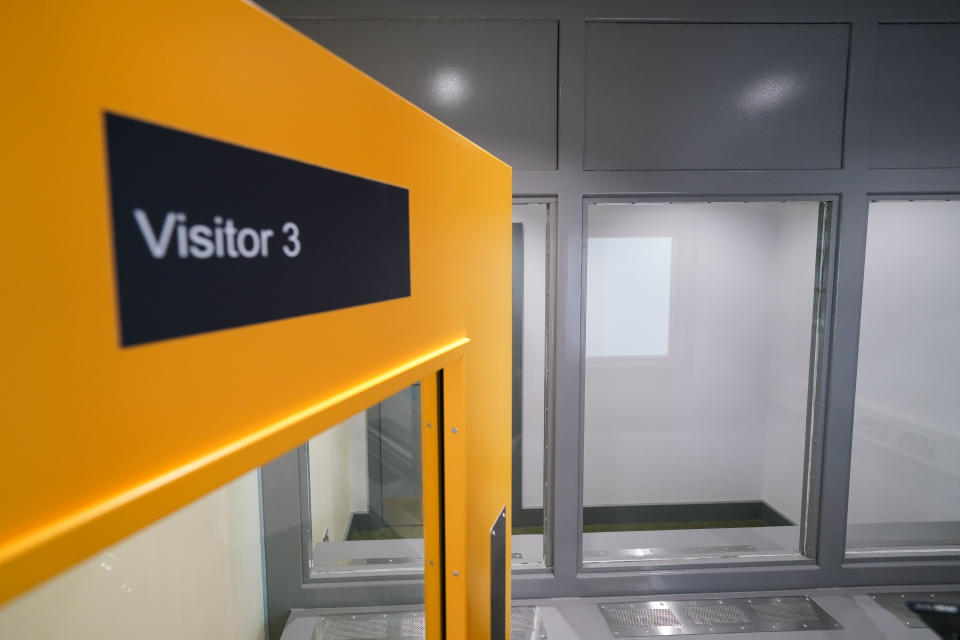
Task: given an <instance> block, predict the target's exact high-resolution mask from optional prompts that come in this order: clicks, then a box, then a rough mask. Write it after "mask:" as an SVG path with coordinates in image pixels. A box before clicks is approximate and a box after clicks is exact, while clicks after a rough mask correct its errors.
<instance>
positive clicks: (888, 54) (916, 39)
mask: <svg viewBox="0 0 960 640" xmlns="http://www.w3.org/2000/svg"><path fill="white" fill-rule="evenodd" d="M958 78H960V24H882V25H880V26H879V27H878V28H877V72H876V79H875V83H876V90H875V92H874V107H873V123H872V126H871V129H870V132H871V137H870V166H871V167H889V168H893V169H901V168H916V169H923V168H925V167H960V113H958V110H957V105H958V104H960V80H958Z"/></svg>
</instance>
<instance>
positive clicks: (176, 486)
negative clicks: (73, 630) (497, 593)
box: [0, 0, 510, 638]
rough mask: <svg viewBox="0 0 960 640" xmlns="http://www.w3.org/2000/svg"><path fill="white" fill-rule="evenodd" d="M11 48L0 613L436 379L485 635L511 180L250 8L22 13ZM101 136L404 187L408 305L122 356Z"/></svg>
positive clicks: (0, 325)
mask: <svg viewBox="0 0 960 640" xmlns="http://www.w3.org/2000/svg"><path fill="white" fill-rule="evenodd" d="M0 35H2V37H0V52H2V55H0V72H2V77H3V79H4V100H3V102H2V104H0V112H2V119H0V128H2V132H3V133H2V140H3V146H2V147H0V163H2V165H0V169H2V172H0V175H2V183H3V230H4V231H3V238H4V242H3V250H2V251H0V300H2V301H3V302H2V304H3V312H2V313H0V330H2V337H0V363H2V366H0V430H2V447H0V505H2V508H0V602H2V601H5V600H8V599H10V598H11V597H13V596H14V595H16V594H18V593H21V592H23V591H24V590H26V589H28V588H29V587H31V586H32V585H35V584H37V583H39V582H41V581H42V580H44V579H45V578H47V577H50V576H52V575H54V574H56V573H57V572H59V571H61V570H63V569H65V568H66V567H68V566H70V565H72V564H73V563H75V562H77V561H79V560H80V559H82V558H84V557H87V556H89V555H90V554H92V553H94V552H95V551H97V550H98V549H101V548H103V547H105V546H107V545H109V544H110V543H112V542H115V541H117V540H119V539H121V538H123V537H125V536H127V535H128V534H130V533H132V532H133V531H135V530H137V529H139V528H141V527H143V526H144V525H146V524H148V523H150V522H153V521H155V520H157V519H158V518H160V517H161V516H163V515H165V514H168V513H170V512H171V511H173V510H174V509H176V508H178V507H180V506H182V505H185V504H187V503H189V502H191V501H192V500H194V499H196V498H198V497H199V496H201V495H203V494H205V493H207V492H209V491H211V490H212V489H214V488H215V487H218V486H220V485H222V484H224V483H226V482H227V481H229V480H231V479H232V478H235V477H237V476H239V475H240V474H242V473H244V472H246V471H248V470H250V469H252V468H255V467H256V466H258V465H261V464H263V463H266V462H267V461H269V460H271V459H272V458H274V457H276V456H277V455H279V454H281V453H283V452H285V451H287V450H289V449H290V448H292V447H294V446H296V445H298V444H300V443H302V442H304V441H305V440H306V439H308V438H309V437H311V436H313V435H314V434H316V433H318V432H320V431H322V430H323V429H324V428H326V427H328V426H330V425H332V424H334V423H336V422H337V421H339V420H341V419H343V418H345V417H346V416H348V415H351V414H353V413H356V412H358V411H360V410H362V409H364V408H365V407H366V406H367V405H368V404H371V403H372V402H374V401H376V400H378V399H379V398H381V397H383V396H384V395H386V394H387V393H388V392H389V391H390V390H392V389H393V388H394V387H396V388H399V386H402V385H401V383H403V384H406V382H405V381H406V380H413V379H418V378H420V377H423V376H425V375H428V374H429V373H431V372H432V371H436V370H437V369H439V368H441V367H442V368H444V369H445V375H447V376H450V379H451V380H456V381H458V384H462V387H461V389H462V391H461V394H460V396H459V397H456V398H454V399H453V400H452V401H447V400H445V406H444V412H445V414H446V421H447V427H448V428H449V427H452V426H458V434H457V438H456V439H453V440H448V444H447V446H448V451H447V455H448V461H447V463H446V469H447V470H448V476H447V478H446V482H447V499H448V505H451V506H454V507H455V508H448V511H447V517H448V522H447V526H448V534H447V537H446V540H447V558H448V569H452V568H453V566H452V565H453V564H456V565H457V568H458V570H459V576H458V577H457V578H455V579H451V577H450V576H449V575H448V576H447V593H448V607H447V622H448V625H449V626H448V630H449V631H450V632H451V633H450V637H452V638H460V637H471V638H482V637H486V636H487V635H488V634H489V629H488V627H489V619H490V612H489V604H488V603H489V593H490V590H489V588H490V584H489V551H488V549H489V528H490V526H491V525H492V523H493V522H494V520H495V519H496V517H497V515H498V513H499V512H500V510H501V508H502V507H503V506H504V505H508V502H509V494H510V490H509V482H510V468H509V465H510V457H509V452H510V433H509V432H510V429H509V402H510V349H509V340H510V313H509V305H510V274H509V270H510V169H509V167H507V166H506V165H504V164H503V163H502V162H500V161H498V160H496V159H495V158H493V157H492V156H490V155H489V154H487V153H486V152H484V151H483V150H481V149H479V148H478V147H476V146H475V145H473V144H472V143H471V142H469V141H468V140H466V139H464V138H463V137H461V136H459V135H458V134H456V133H455V132H453V131H451V130H450V129H449V128H447V127H446V126H444V125H442V124H441V123H439V122H438V121H436V120H435V119H433V118H431V117H430V116H428V115H426V114H425V113H423V112H422V111H420V110H419V109H417V108H416V107H414V106H412V105H411V104H410V103H408V102H406V101H405V100H403V99H401V98H399V97H398V96H396V95H395V94H393V93H391V92H390V91H389V90H387V89H385V88H384V87H383V86H381V85H379V84H378V83H376V82H375V81H373V80H371V79H370V78H368V77H367V76H365V75H364V74H362V73H360V72H358V71H357V70H355V69H353V68H352V67H350V66H349V65H348V64H346V63H345V62H343V61H341V60H340V59H338V58H337V57H335V56H334V55H332V54H331V53H329V52H327V51H326V50H324V49H323V48H321V47H319V46H317V45H316V44H315V43H313V42H311V41H309V40H308V39H307V38H305V37H303V36H302V35H300V34H298V33H297V32H295V31H293V30H292V29H290V28H289V27H287V26H286V25H284V24H282V23H280V22H279V21H277V20H276V19H274V18H273V17H271V16H269V15H268V14H266V13H265V12H264V11H262V10H261V9H259V8H258V7H256V6H255V5H253V4H249V3H246V2H243V1H241V0H204V1H203V2H187V1H185V0H169V1H167V2H151V3H141V2H134V3H130V2H119V1H111V0H90V1H79V2H72V3H59V4H58V5H57V6H56V7H51V6H50V5H48V4H45V3H18V4H15V5H13V6H11V7H7V9H6V11H5V12H4V19H3V21H2V22H0ZM108 112H109V113H115V114H121V115H124V116H127V117H130V118H135V119H138V120H142V121H145V122H149V123H154V124H157V125H161V126H163V127H168V128H170V129H175V130H179V131H185V132H189V133H192V134H195V135H199V136H204V137H207V138H212V139H215V140H218V141H223V142H227V143H231V144H234V145H238V146H241V147H246V148H250V149H255V150H260V151H264V152H267V153H270V154H274V155H276V156H281V157H286V158H291V159H295V160H298V161H300V162H303V163H309V164H312V165H317V166H321V167H326V168H329V169H334V170H336V171H339V172H344V173H348V174H352V175H355V176H361V177H364V178H369V179H371V180H376V181H379V182H384V183H388V184H391V185H397V186H400V187H403V188H405V189H407V190H408V191H409V215H410V218H409V231H410V240H409V242H410V277H411V280H410V282H411V289H410V290H411V294H410V295H409V296H408V297H402V298H398V299H394V300H389V301H385V302H377V303H373V304H367V305H363V306H356V307H351V308H347V309H340V310H336V311H328V312H324V313H314V314H311V315H303V316H299V317H292V318H288V319H283V320H277V321H272V322H263V323H259V324H251V325H247V326H242V327H238V328H232V329H226V330H220V331H214V332H208V333H200V334H197V335H192V336H188V337H179V338H173V339H168V340H162V341H157V342H149V343H146V344H140V345H137V346H130V347H123V346H121V336H120V329H119V324H118V314H119V309H118V298H117V285H116V274H115V264H114V254H113V248H112V236H111V218H110V187H109V174H108V170H107V154H106V148H105V145H106V142H105V130H104V116H105V113H108ZM276 215H277V216H278V217H279V216H282V215H283V212H282V210H278V211H277V212H276ZM345 215H346V214H345ZM278 220H279V218H278ZM316 277H317V278H340V279H344V280H345V281H348V282H349V279H350V277H351V267H350V265H344V268H343V269H342V270H339V271H338V272H334V273H317V274H316ZM507 513H510V509H509V506H508V508H507ZM508 526H509V525H508ZM508 530H509V529H508ZM509 555H510V554H509V549H508V553H507V558H509ZM508 562H509V561H508ZM507 575H508V576H509V566H508V574H507ZM507 589H508V592H507V594H508V595H507V602H508V603H509V580H508V584H507Z"/></svg>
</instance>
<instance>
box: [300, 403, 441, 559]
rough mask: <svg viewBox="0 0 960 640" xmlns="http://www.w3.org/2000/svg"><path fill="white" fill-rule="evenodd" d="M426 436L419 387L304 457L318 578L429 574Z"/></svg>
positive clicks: (335, 432)
mask: <svg viewBox="0 0 960 640" xmlns="http://www.w3.org/2000/svg"><path fill="white" fill-rule="evenodd" d="M420 428H421V425H420V385H419V384H414V385H412V386H410V387H407V388H406V389H404V390H402V391H400V392H399V393H397V394H395V395H393V396H390V397H389V398H387V399H385V400H383V401H382V402H378V403H377V404H375V405H373V406H372V407H370V408H369V409H367V410H366V411H363V412H361V413H358V414H356V415H354V416H352V417H350V418H348V419H347V420H345V421H344V422H342V423H340V424H338V425H336V426H334V427H332V428H330V429H328V430H326V431H324V432H323V433H321V434H320V435H318V436H316V437H314V438H313V439H311V440H310V441H309V442H308V443H307V445H306V446H305V448H303V449H302V450H301V456H302V458H301V466H302V467H303V468H302V470H301V484H302V485H305V486H302V487H301V490H303V489H304V488H305V489H306V491H304V492H303V493H304V496H303V498H302V499H304V502H306V504H307V505H308V506H309V509H308V513H307V514H305V515H307V517H306V518H304V526H305V528H306V529H307V531H308V532H309V539H310V540H311V547H310V549H311V554H310V573H311V575H312V576H313V577H320V576H323V575H326V574H331V573H344V572H357V571H391V572H393V573H421V572H422V571H423V481H422V464H421V442H420ZM304 463H305V464H304Z"/></svg>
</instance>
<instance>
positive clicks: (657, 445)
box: [583, 202, 829, 566]
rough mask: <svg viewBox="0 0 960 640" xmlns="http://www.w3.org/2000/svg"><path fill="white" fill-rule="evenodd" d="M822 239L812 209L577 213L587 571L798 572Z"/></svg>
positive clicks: (784, 205)
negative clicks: (751, 568)
mask: <svg viewBox="0 0 960 640" xmlns="http://www.w3.org/2000/svg"><path fill="white" fill-rule="evenodd" d="M828 221H829V205H828V204H823V205H821V203H819V202H751V203H733V202H725V203H649V204H648V203H642V204H641V203H602V204H592V205H590V206H588V208H587V239H586V251H587V257H586V282H585V285H586V290H585V296H586V306H585V314H586V318H585V335H586V344H585V372H584V378H585V381H584V384H585V391H584V393H585V397H584V486H583V498H584V509H583V562H584V565H585V566H591V565H595V566H609V565H615V564H619V563H626V564H628V565H630V566H634V565H635V564H636V563H648V564H673V563H685V562H697V563H711V562H726V561H731V560H733V561H738V560H740V561H742V560H764V561H766V560H790V561H795V560H798V559H801V560H802V559H803V556H802V554H801V552H800V525H801V521H802V518H803V511H804V509H803V489H804V483H805V478H806V473H805V466H806V463H807V455H806V454H807V451H806V450H807V441H808V440H807V438H808V435H807V434H808V430H809V429H810V428H812V427H811V426H809V425H808V413H810V412H809V411H808V405H809V402H810V396H809V393H810V392H809V389H810V377H811V374H812V370H813V369H815V367H811V361H812V353H813V351H812V349H811V345H812V344H813V345H814V346H815V345H816V340H817V337H816V336H817V333H816V332H814V331H812V328H813V326H814V325H815V323H818V322H819V321H820V318H819V309H820V304H819V301H818V299H817V298H816V296H817V292H818V290H819V289H818V286H819V284H820V283H819V282H818V274H819V273H820V272H821V270H822V268H823V261H822V260H821V259H819V257H818V256H820V255H821V249H822V247H823V246H824V238H823V236H822V234H823V233H824V232H825V230H826V229H827V228H828ZM812 340H813V342H812Z"/></svg>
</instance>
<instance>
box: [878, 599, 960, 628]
mask: <svg viewBox="0 0 960 640" xmlns="http://www.w3.org/2000/svg"><path fill="white" fill-rule="evenodd" d="M870 597H871V598H873V601H874V602H876V603H877V604H878V605H880V606H881V607H883V608H884V609H886V610H887V611H889V612H890V613H892V614H893V615H895V616H897V618H899V619H900V621H901V622H903V624H905V625H906V626H908V627H910V628H911V629H926V628H927V625H926V624H925V623H924V622H923V620H921V619H920V617H919V616H918V615H917V614H915V613H914V612H913V611H910V609H907V603H908V602H946V603H948V604H960V591H911V592H908V593H871V594H870Z"/></svg>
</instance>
